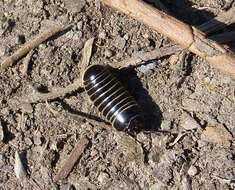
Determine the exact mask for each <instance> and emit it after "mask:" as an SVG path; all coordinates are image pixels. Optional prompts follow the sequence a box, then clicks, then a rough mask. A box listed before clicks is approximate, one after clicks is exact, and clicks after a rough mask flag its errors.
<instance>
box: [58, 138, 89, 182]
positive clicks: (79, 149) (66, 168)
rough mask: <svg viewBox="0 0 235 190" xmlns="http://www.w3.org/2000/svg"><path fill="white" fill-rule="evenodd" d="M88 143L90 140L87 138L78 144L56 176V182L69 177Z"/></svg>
mask: <svg viewBox="0 0 235 190" xmlns="http://www.w3.org/2000/svg"><path fill="white" fill-rule="evenodd" d="M88 142H89V141H88V139H87V138H85V137H83V138H82V139H80V140H79V141H78V142H77V144H76V146H75V148H74V149H73V151H72V152H71V154H70V155H69V156H68V158H66V159H65V161H64V164H63V165H62V167H61V168H60V170H59V172H58V174H56V176H55V178H54V180H55V181H59V180H62V179H65V178H66V177H67V176H68V175H69V173H70V171H71V170H72V168H73V167H74V164H75V163H76V162H77V160H78V159H79V157H80V156H81V154H82V153H83V151H84V149H85V148H86V146H87V144H88Z"/></svg>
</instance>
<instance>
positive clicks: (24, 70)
mask: <svg viewBox="0 0 235 190" xmlns="http://www.w3.org/2000/svg"><path fill="white" fill-rule="evenodd" d="M33 53H34V51H33V50H31V51H30V52H29V53H28V55H27V56H26V57H25V59H24V60H23V68H22V70H21V73H22V75H23V76H24V75H27V72H28V68H29V63H30V61H31V58H32V55H33Z"/></svg>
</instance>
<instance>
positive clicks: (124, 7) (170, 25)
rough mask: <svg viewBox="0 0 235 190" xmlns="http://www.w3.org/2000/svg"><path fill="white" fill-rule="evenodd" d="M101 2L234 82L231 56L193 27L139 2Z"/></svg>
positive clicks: (115, 0) (233, 61)
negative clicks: (175, 44) (159, 34)
mask: <svg viewBox="0 0 235 190" xmlns="http://www.w3.org/2000/svg"><path fill="white" fill-rule="evenodd" d="M101 1H102V2H103V3H105V4H107V5H108V6H110V7H113V8H115V9H117V10H119V11H121V12H123V13H125V14H127V15H129V16H131V17H132V18H134V19H136V20H137V21H139V22H141V23H143V24H145V25H147V26H149V27H150V28H152V29H153V30H155V31H157V32H160V33H162V34H163V35H165V36H167V37H168V38H170V39H171V40H173V41H175V42H176V43H178V44H180V45H181V46H183V47H185V48H187V49H188V50H189V51H191V52H193V53H195V54H196V55H198V56H200V57H202V58H203V59H205V60H206V61H207V62H208V63H210V64H211V65H212V66H214V67H215V68H217V69H219V70H221V71H222V72H224V73H225V74H227V75H230V76H231V77H232V78H234V79H235V57H234V56H233V55H230V54H228V53H227V52H226V50H225V49H224V48H222V47H221V46H220V45H219V44H217V43H215V42H213V41H212V40H208V39H206V38H205V35H204V34H203V33H202V32H200V31H199V30H197V29H196V28H195V27H191V26H189V25H187V24H184V23H183V22H181V21H179V20H177V19H175V18H173V17H171V16H168V15H166V14H165V13H163V12H161V11H159V10H157V9H155V8H153V7H151V6H150V5H148V4H146V3H144V2H143V1H141V0H122V1H120V0H101Z"/></svg>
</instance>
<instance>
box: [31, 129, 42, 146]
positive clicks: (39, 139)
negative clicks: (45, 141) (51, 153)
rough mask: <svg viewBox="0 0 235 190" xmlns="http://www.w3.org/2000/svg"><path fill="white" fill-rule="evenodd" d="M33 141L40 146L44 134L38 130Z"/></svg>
mask: <svg viewBox="0 0 235 190" xmlns="http://www.w3.org/2000/svg"><path fill="white" fill-rule="evenodd" d="M33 142H34V144H35V145H38V146H40V145H41V144H42V135H41V133H40V132H37V133H36V134H35V135H34V137H33Z"/></svg>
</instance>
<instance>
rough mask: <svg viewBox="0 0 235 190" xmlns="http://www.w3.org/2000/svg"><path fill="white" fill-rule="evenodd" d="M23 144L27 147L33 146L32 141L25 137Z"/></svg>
mask: <svg viewBox="0 0 235 190" xmlns="http://www.w3.org/2000/svg"><path fill="white" fill-rule="evenodd" d="M24 142H25V143H26V144H27V145H29V146H31V145H32V144H33V142H32V140H31V139H30V138H29V137H26V138H25V139H24Z"/></svg>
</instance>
